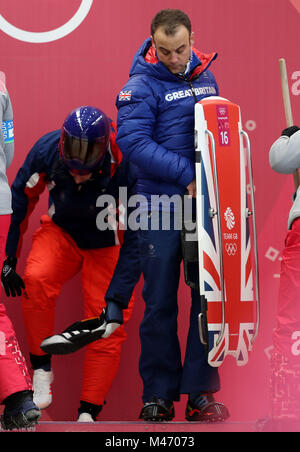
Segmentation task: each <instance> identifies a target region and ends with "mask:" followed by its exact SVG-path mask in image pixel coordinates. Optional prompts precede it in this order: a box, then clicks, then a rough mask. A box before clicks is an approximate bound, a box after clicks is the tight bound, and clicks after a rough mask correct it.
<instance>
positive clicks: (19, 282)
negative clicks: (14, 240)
mask: <svg viewBox="0 0 300 452" xmlns="http://www.w3.org/2000/svg"><path fill="white" fill-rule="evenodd" d="M16 266H17V258H16V257H7V258H6V259H5V261H4V263H3V267H2V272H1V282H2V285H3V287H4V290H5V293H6V295H7V296H8V297H9V296H10V295H11V296H12V297H15V296H16V295H19V296H20V295H21V294H22V289H25V284H24V281H23V279H22V278H21V276H19V275H18V273H17V272H16Z"/></svg>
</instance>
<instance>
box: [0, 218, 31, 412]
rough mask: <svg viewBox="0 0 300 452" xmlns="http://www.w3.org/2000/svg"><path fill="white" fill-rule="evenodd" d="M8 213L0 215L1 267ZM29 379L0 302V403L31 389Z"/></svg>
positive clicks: (12, 329) (8, 219) (11, 327)
mask: <svg viewBox="0 0 300 452" xmlns="http://www.w3.org/2000/svg"><path fill="white" fill-rule="evenodd" d="M9 224H10V215H1V216H0V266H1V269H2V265H3V261H4V253H5V243H6V237H7V232H8V228H9ZM31 389H32V386H31V380H30V376H29V373H28V370H27V366H26V363H25V359H24V357H23V355H22V353H21V350H20V347H19V344H18V340H17V338H16V334H15V331H14V328H13V325H12V323H11V321H10V320H9V318H8V316H7V314H6V310H5V307H4V305H3V304H1V303H0V403H1V402H3V400H4V399H6V397H8V396H9V395H11V394H14V393H15V392H19V391H24V390H31Z"/></svg>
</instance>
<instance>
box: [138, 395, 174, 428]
mask: <svg viewBox="0 0 300 452" xmlns="http://www.w3.org/2000/svg"><path fill="white" fill-rule="evenodd" d="M174 416H175V412H174V405H173V402H171V401H170V400H164V399H159V398H158V397H152V399H151V401H150V402H146V403H145V404H144V406H143V408H142V411H141V413H140V416H139V419H144V421H146V422H163V421H165V422H167V421H171V420H172V419H173V417H174Z"/></svg>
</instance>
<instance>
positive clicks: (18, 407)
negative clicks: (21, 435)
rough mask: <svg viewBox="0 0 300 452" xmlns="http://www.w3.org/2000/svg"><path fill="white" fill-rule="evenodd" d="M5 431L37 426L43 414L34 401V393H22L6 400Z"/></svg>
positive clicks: (2, 423)
mask: <svg viewBox="0 0 300 452" xmlns="http://www.w3.org/2000/svg"><path fill="white" fill-rule="evenodd" d="M4 404H5V409H4V412H3V415H2V416H1V427H2V429H3V430H15V429H23V428H25V429H28V428H30V427H33V426H34V425H36V424H37V422H38V420H39V418H40V417H41V412H40V410H39V409H38V407H37V406H36V405H35V403H34V402H33V400H32V391H21V392H18V393H15V394H12V395H11V396H9V397H7V399H5V400H4Z"/></svg>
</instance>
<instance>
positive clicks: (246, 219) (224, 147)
mask: <svg viewBox="0 0 300 452" xmlns="http://www.w3.org/2000/svg"><path fill="white" fill-rule="evenodd" d="M244 145H246V146H245V149H244ZM195 152H196V186H197V237H198V257H199V290H200V295H201V300H202V312H201V313H200V315H199V332H200V339H201V342H202V343H203V344H204V345H205V346H206V347H207V352H208V362H209V364H210V365H211V366H213V367H218V366H220V365H221V364H222V363H223V361H224V359H225V357H226V356H227V355H231V356H233V357H234V358H235V359H236V363H237V365H238V366H242V365H245V364H246V363H247V362H248V354H249V351H251V349H252V345H253V343H254V341H255V339H256V337H257V334H258V329H259V282H258V258H257V240H256V226H255V205H254V187H253V178H252V166H251V150H250V141H249V137H248V135H247V133H246V132H245V131H243V129H242V124H241V114H240V108H239V106H238V105H236V104H234V103H232V102H230V101H229V100H227V99H224V98H221V97H209V98H205V99H203V100H202V101H200V102H199V103H197V104H196V106H195ZM247 168H248V171H247ZM247 188H248V190H247ZM248 192H249V193H248ZM249 201H250V203H249ZM248 205H250V207H248ZM252 242H253V243H252Z"/></svg>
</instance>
